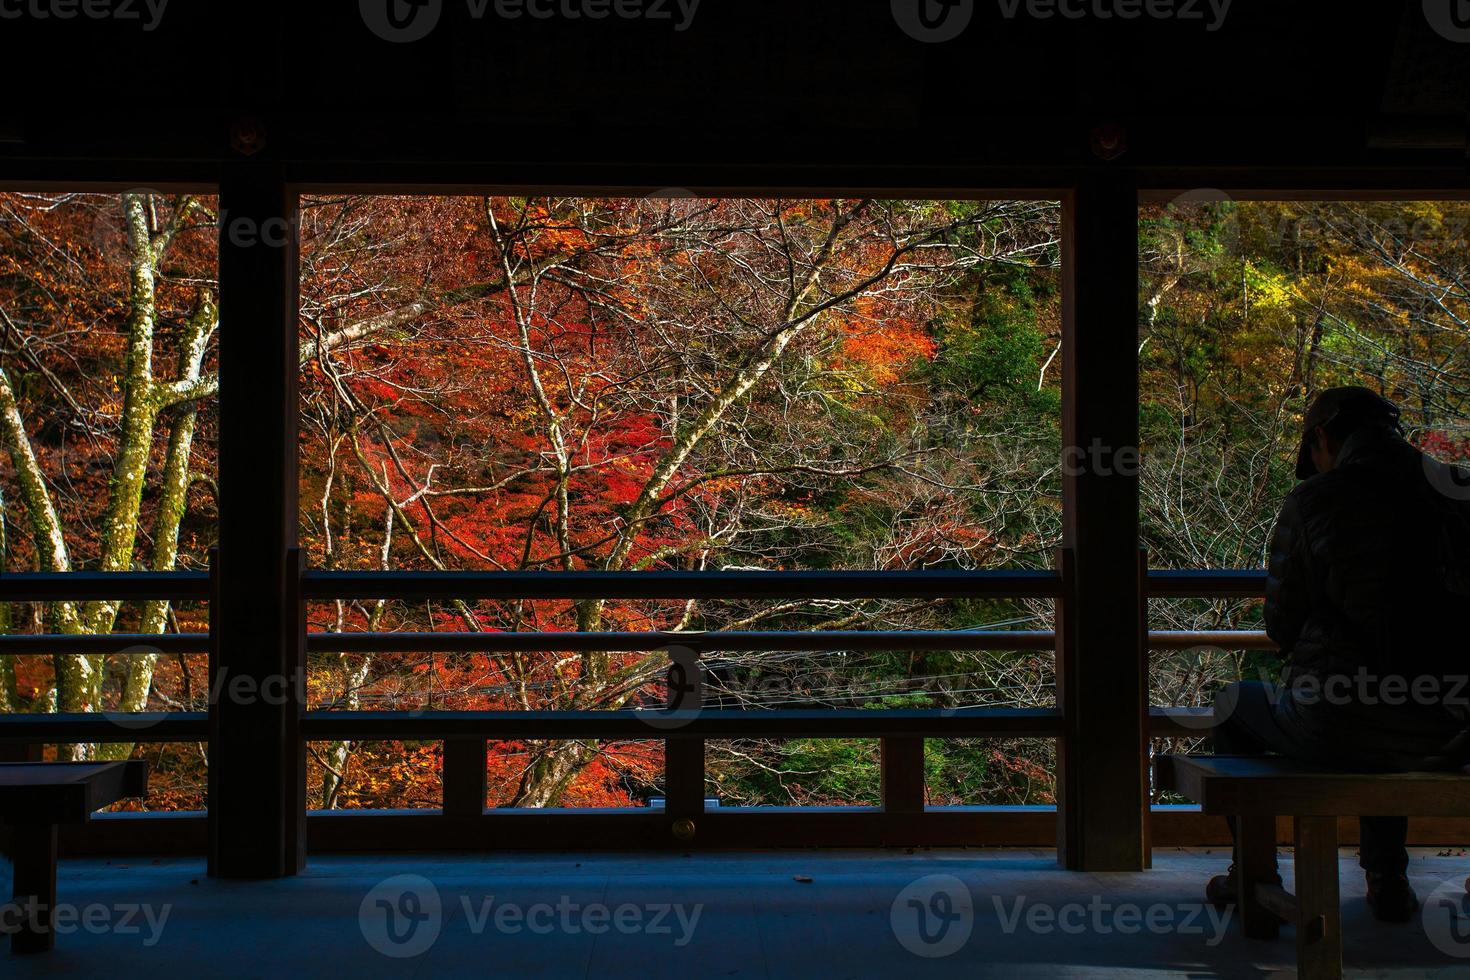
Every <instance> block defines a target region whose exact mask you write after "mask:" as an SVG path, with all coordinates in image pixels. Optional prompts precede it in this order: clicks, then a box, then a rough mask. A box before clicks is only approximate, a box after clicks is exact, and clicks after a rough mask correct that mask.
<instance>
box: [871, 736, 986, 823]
mask: <svg viewBox="0 0 1470 980" xmlns="http://www.w3.org/2000/svg"><path fill="white" fill-rule="evenodd" d="M879 751H880V752H881V754H882V761H881V766H882V777H883V811H884V812H885V813H923V812H924V799H925V795H926V794H925V790H926V789H927V787H926V786H925V783H924V740H923V739H922V738H885V739H882V740H881V742H880V749H879ZM976 843H977V844H978V843H980V842H979V841H976Z"/></svg>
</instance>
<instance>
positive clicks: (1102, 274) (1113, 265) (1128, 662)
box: [1062, 169, 1148, 871]
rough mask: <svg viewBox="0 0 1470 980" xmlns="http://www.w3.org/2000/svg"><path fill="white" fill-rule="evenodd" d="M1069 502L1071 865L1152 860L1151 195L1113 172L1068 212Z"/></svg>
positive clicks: (1071, 202) (1074, 198) (1102, 866)
mask: <svg viewBox="0 0 1470 980" xmlns="http://www.w3.org/2000/svg"><path fill="white" fill-rule="evenodd" d="M1064 211H1065V214H1064V219H1063V223H1064V228H1063V245H1062V248H1063V253H1062V260H1063V270H1064V271H1063V287H1062V288H1063V296H1064V302H1065V307H1064V326H1063V344H1064V346H1063V351H1062V354H1063V358H1064V361H1065V370H1064V376H1063V385H1064V388H1063V398H1064V400H1063V409H1062V411H1063V424H1062V445H1063V447H1064V459H1063V463H1064V485H1063V500H1064V506H1065V513H1066V547H1067V548H1068V549H1070V551H1071V558H1072V564H1073V567H1072V570H1071V571H1072V579H1073V587H1072V592H1073V594H1072V595H1070V596H1068V597H1067V602H1066V610H1065V619H1066V623H1065V642H1067V643H1070V644H1073V649H1071V650H1069V651H1067V655H1066V656H1065V657H1064V662H1065V670H1066V676H1065V677H1064V679H1063V682H1064V685H1065V688H1066V689H1065V690H1064V691H1063V693H1062V701H1063V704H1064V709H1065V710H1068V711H1069V713H1070V717H1069V718H1068V721H1067V739H1066V742H1065V744H1064V745H1063V753H1064V764H1063V770H1064V772H1063V784H1062V792H1063V793H1064V794H1065V796H1066V799H1065V800H1064V801H1063V805H1064V807H1065V808H1066V812H1067V813H1069V814H1070V815H1071V818H1072V821H1073V823H1072V827H1071V829H1070V832H1069V833H1064V835H1063V854H1062V860H1063V862H1064V863H1065V864H1066V866H1067V867H1069V868H1076V869H1083V870H1089V871H1135V870H1141V869H1143V868H1144V867H1145V866H1146V864H1147V855H1146V847H1145V837H1144V824H1145V813H1146V807H1147V788H1148V787H1147V783H1146V782H1145V779H1144V771H1143V765H1142V761H1141V758H1140V749H1141V746H1142V745H1143V738H1144V731H1143V719H1144V704H1143V683H1142V676H1141V672H1140V663H1139V651H1138V637H1139V629H1140V624H1139V622H1138V618H1139V608H1140V601H1141V599H1140V596H1139V594H1138V593H1139V585H1138V546H1139V533H1138V532H1139V519H1138V434H1139V433H1138V396H1139V389H1138V192H1137V185H1136V182H1135V181H1134V179H1133V178H1132V176H1131V175H1130V174H1128V173H1127V172H1126V171H1121V170H1101V169H1100V170H1099V172H1098V173H1097V174H1096V175H1095V176H1091V177H1089V178H1087V179H1086V180H1085V181H1084V182H1083V183H1081V184H1080V185H1079V186H1078V187H1077V188H1076V189H1075V190H1074V192H1073V193H1071V194H1070V195H1068V199H1067V200H1066V201H1065V202H1064Z"/></svg>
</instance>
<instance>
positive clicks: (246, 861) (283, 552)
mask: <svg viewBox="0 0 1470 980" xmlns="http://www.w3.org/2000/svg"><path fill="white" fill-rule="evenodd" d="M220 215H221V228H220V261H219V266H220V324H221V326H220V345H219V371H220V450H219V460H220V462H219V482H220V532H219V533H220V542H219V564H218V570H217V589H218V596H217V607H218V608H217V609H216V610H215V612H214V617H213V623H214V629H215V632H216V640H215V648H214V649H215V663H214V675H215V676H214V678H213V681H214V683H213V685H212V687H211V690H212V691H213V692H214V696H213V698H212V699H211V704H210V756H209V823H210V834H209V867H210V873H211V874H213V875H218V876H220V877H226V878H276V877H281V876H284V875H290V874H294V873H295V872H296V871H297V870H299V868H300V867H301V863H302V860H303V854H302V848H301V841H302V840H303V838H304V833H303V829H304V820H305V812H304V808H303V800H302V787H303V782H302V775H301V759H302V748H301V741H300V737H299V732H298V721H299V710H300V704H301V698H302V689H303V687H304V680H305V678H304V676H303V669H304V664H303V660H302V646H303V638H302V635H301V634H302V618H301V604H300V601H299V591H298V586H297V582H296V578H297V577H298V567H299V561H300V559H299V555H297V554H296V553H295V552H294V550H293V549H294V548H295V547H296V521H297V494H298V492H299V490H298V481H297V426H298V419H297V372H298V365H297V359H298V354H297V351H298V347H299V342H298V339H297V327H296V315H297V313H296V311H297V275H298V272H297V261H296V234H295V229H296V220H295V216H296V200H295V195H294V193H292V192H291V191H290V190H289V189H288V188H287V186H286V183H285V180H284V173H283V171H282V169H281V167H280V166H279V165H278V164H274V163H271V162H239V163H232V164H228V165H226V167H225V169H224V172H223V174H222V179H221V183H220Z"/></svg>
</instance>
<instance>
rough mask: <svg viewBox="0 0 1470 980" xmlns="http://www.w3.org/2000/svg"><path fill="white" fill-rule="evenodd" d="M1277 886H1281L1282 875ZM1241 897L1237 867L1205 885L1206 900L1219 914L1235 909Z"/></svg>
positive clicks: (1278, 877)
mask: <svg viewBox="0 0 1470 980" xmlns="http://www.w3.org/2000/svg"><path fill="white" fill-rule="evenodd" d="M1276 884H1278V885H1279V884H1281V875H1279V874H1278V875H1277V876H1276ZM1239 896H1240V885H1239V883H1238V882H1237V880H1236V877H1235V865H1233V864H1232V865H1231V866H1230V870H1229V871H1227V872H1226V873H1225V874H1222V875H1215V877H1213V878H1211V879H1210V880H1209V883H1208V884H1206V885H1205V900H1206V901H1208V902H1209V903H1210V904H1211V905H1213V906H1214V907H1215V910H1216V911H1218V912H1224V911H1225V910H1226V909H1228V908H1234V907H1235V903H1236V901H1237V900H1238V898H1239Z"/></svg>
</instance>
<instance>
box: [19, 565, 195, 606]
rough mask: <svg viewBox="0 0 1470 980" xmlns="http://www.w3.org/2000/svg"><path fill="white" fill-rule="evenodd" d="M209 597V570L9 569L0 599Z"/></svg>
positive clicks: (88, 599) (71, 600) (67, 599)
mask: <svg viewBox="0 0 1470 980" xmlns="http://www.w3.org/2000/svg"><path fill="white" fill-rule="evenodd" d="M207 598H209V573H208V572H6V573H5V574H3V575H0V602H90V601H94V600H100V599H118V600H123V601H131V600H138V599H168V600H171V601H180V600H193V599H207Z"/></svg>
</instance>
